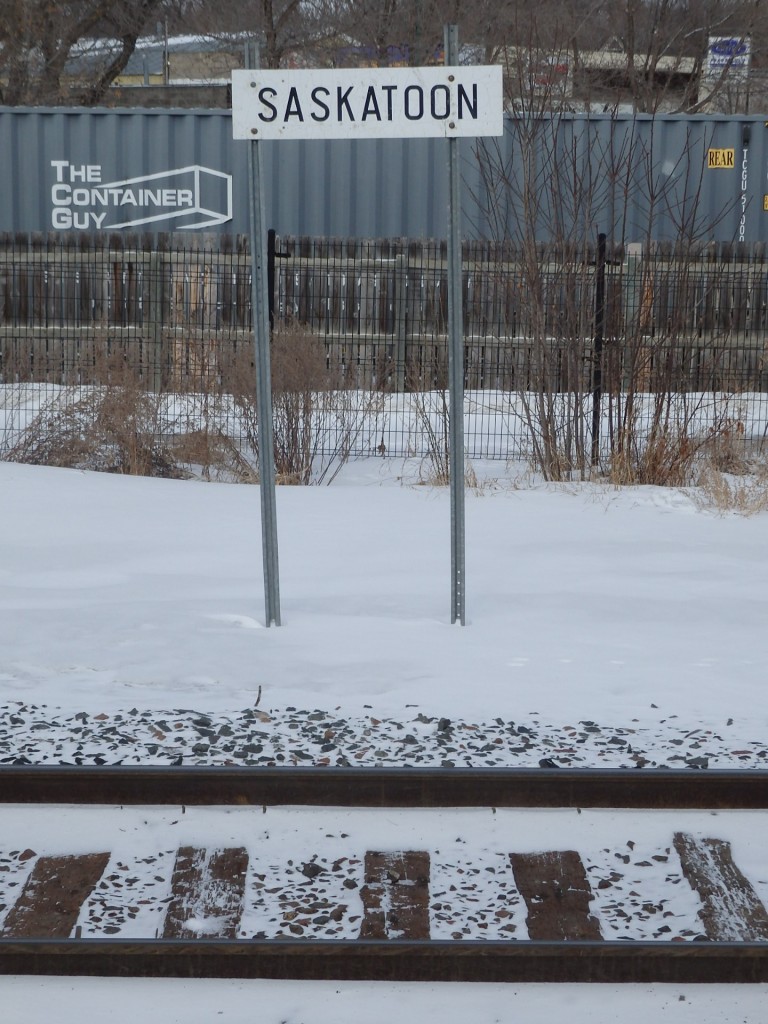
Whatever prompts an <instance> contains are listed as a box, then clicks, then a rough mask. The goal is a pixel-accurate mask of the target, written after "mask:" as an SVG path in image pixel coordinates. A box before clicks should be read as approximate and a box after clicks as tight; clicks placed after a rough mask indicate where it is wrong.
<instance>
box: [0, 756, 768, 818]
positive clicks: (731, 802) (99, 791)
mask: <svg viewBox="0 0 768 1024" xmlns="http://www.w3.org/2000/svg"><path fill="white" fill-rule="evenodd" d="M0 803H31V804H41V803H65V804H123V805H124V804H171V805H176V804H179V805H180V804H189V805H206V804H207V805H222V806H223V805H233V804H241V805H256V806H258V805H265V806H274V805H289V804H293V805H307V806H337V807H617V808H619V807H630V808H631V807H635V808H643V809H647V810H663V809H685V808H712V809H729V810H748V809H762V808H766V807H768V771H763V770H752V769H743V770H738V769H734V770H732V769H727V770H718V769H702V770H695V769H661V768H653V769H647V768H646V769H630V768H622V769H602V768H596V769H593V768H330V767H323V768H287V767H286V768H260V767H259V768H240V767H232V768H230V767H221V768H215V767H208V766H185V767H176V766H151V767H146V766H136V767H126V766H123V765H116V766H103V767H102V766H90V765H88V766H79V765H56V766H48V765H29V766H28V765H23V766H16V765H12V766H4V767H2V768H0Z"/></svg>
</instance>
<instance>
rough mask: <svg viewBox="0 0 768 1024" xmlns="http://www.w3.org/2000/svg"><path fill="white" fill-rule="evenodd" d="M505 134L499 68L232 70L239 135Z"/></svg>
mask: <svg viewBox="0 0 768 1024" xmlns="http://www.w3.org/2000/svg"><path fill="white" fill-rule="evenodd" d="M503 133H504V100H503V90H502V75H501V67H500V66H468V67H428V68H362V69H358V68H354V69H334V70H317V71H306V70H302V71H290V70H279V71H268V70H267V71H260V70H246V71H233V72H232V134H233V137H234V138H235V139H251V140H254V139H395V138H441V137H444V138H459V137H461V136H479V135H503Z"/></svg>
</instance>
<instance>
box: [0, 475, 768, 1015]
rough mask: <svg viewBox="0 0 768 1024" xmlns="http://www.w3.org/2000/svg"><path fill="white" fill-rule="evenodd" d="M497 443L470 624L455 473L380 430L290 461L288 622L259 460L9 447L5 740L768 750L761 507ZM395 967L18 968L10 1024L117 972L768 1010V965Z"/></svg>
mask: <svg viewBox="0 0 768 1024" xmlns="http://www.w3.org/2000/svg"><path fill="white" fill-rule="evenodd" d="M475 469H476V471H477V472H478V474H479V476H480V478H481V480H482V481H484V483H483V485H482V486H481V487H480V488H478V489H477V490H476V491H473V492H470V493H468V495H467V612H468V623H467V625H466V626H465V627H463V628H462V627H461V626H458V625H451V624H450V621H449V608H450V567H449V551H450V548H449V508H448V493H447V491H446V490H445V489H437V488H432V487H427V486H419V485H418V483H417V481H418V477H419V474H418V468H417V467H414V466H412V465H407V464H403V463H402V462H395V461H389V460H380V459H375V460H373V459H372V460H368V461H363V462H360V463H355V464H352V465H350V466H349V467H347V468H346V469H345V471H344V472H343V473H342V474H341V475H340V476H339V477H338V478H337V480H336V481H335V482H334V483H333V485H332V486H330V487H327V488H280V489H279V490H278V495H277V510H278V529H279V540H280V569H281V580H280V582H281V599H282V600H281V603H282V619H283V625H282V626H281V627H279V628H274V627H273V628H270V629H266V628H264V617H263V615H264V601H263V584H262V576H261V534H260V523H259V494H258V489H257V488H255V487H248V486H240V485H226V484H210V483H200V482H193V481H165V480H150V479H135V478H126V477H117V476H110V475H99V474H92V473H84V472H79V471H70V470H57V469H48V468H40V467H29V466H22V465H15V464H9V463H0V492H1V493H2V501H1V502H0V761H4V762H6V763H7V762H10V761H13V760H16V759H18V758H20V757H24V758H26V759H27V760H30V761H35V760H39V761H48V762H52V761H57V760H61V761H69V762H72V761H78V760H79V761H81V762H82V763H92V762H94V763H95V762H97V761H108V762H109V761H117V760H122V761H124V762H125V763H136V762H137V761H148V760H155V761H159V762H162V761H164V760H174V761H178V760H179V759H181V761H185V760H191V761H195V762H198V763H206V762H210V763H226V762H228V761H231V762H232V763H260V762H269V763H278V764H285V765H286V767H287V769H288V770H289V768H290V765H291V764H294V763H297V764H302V763H310V761H314V762H315V763H325V761H327V763H330V764H337V763H351V764H355V763H362V764H375V763H392V762H393V761H394V762H397V763H415V764H418V763H424V764H435V763H437V764H440V763H442V762H443V761H448V762H450V763H454V764H456V765H465V764H505V763H508V764H528V765H529V764H533V765H535V764H538V763H539V762H540V761H541V760H542V759H544V758H547V759H550V760H552V761H554V762H555V763H563V764H564V763H575V764H581V765H596V766H607V765H615V764H627V765H628V766H640V767H646V768H650V767H653V765H654V764H663V765H665V766H679V767H681V768H682V769H683V770H691V769H693V768H704V767H705V766H709V767H726V766H729V767H732V766H737V767H743V768H745V769H749V768H752V767H763V766H765V761H766V757H768V755H767V754H766V752H767V751H768V712H767V711H766V703H765V700H764V685H765V678H766V661H767V660H768V659H767V658H766V649H765V621H766V612H767V611H768V586H766V584H767V583H768V563H767V561H766V557H765V555H766V543H767V542H768V532H767V528H766V525H767V523H768V520H767V519H766V516H765V515H764V514H763V515H756V516H753V517H751V518H744V517H740V516H736V515H720V514H717V512H716V511H714V510H703V509H702V508H701V507H700V503H699V502H698V501H697V500H696V498H695V496H694V495H693V494H691V493H689V492H682V491H675V490H661V489H656V488H629V489H621V490H619V489H613V488H610V487H606V486H597V485H576V484H572V485H564V486H551V485H550V486H545V485H538V486H529V484H528V481H526V480H524V479H520V478H519V477H518V476H517V475H516V472H515V471H514V470H508V469H507V468H506V467H505V466H504V465H503V464H501V463H492V464H487V465H484V466H476V467H475ZM446 722H447V723H448V724H447V725H446ZM77 730H80V731H79V732H78V731H77ZM407 737H410V738H407ZM246 746H250V747H251V749H250V750H245V747H246ZM323 746H326V747H327V749H326V750H322V749H321V748H322V747H323ZM258 748H260V749H258ZM243 751H245V752H244V753H243ZM6 813H8V814H10V809H9V811H8V812H6ZM271 814H272V812H270V814H268V815H267V817H270V815H271ZM585 820H586V819H585ZM713 820H715V821H716V820H717V819H713ZM10 824H11V819H10V817H9V818H8V820H7V822H6V823H4V826H3V828H4V831H5V829H6V825H10ZM454 824H456V825H458V824H459V822H458V820H456V821H455V822H452V823H451V828H452V827H453V825H454ZM681 824H685V823H682V822H681ZM718 824H719V822H718ZM73 827H74V825H73ZM584 827H586V826H584ZM674 827H679V826H674ZM691 827H693V826H691ZM702 829H704V826H703V825H702V826H701V827H699V828H698V829H697V831H698V832H699V833H700V834H704V833H703V832H702ZM734 830H735V831H734V832H733V833H729V834H728V835H723V836H722V837H723V838H732V839H733V840H734V843H735V844H736V843H739V842H741V841H742V838H740V837H746V835H747V833H748V832H750V831H755V830H754V829H753V827H752V826H750V825H738V824H737V825H734ZM332 831H333V829H331V828H330V827H329V828H328V832H332ZM623 831H627V829H626V828H624V829H623ZM623 831H622V837H623ZM721 831H722V830H721ZM6 834H7V833H6ZM460 834H461V833H460V832H459V831H457V832H456V836H452V838H451V842H455V841H456V838H457V836H459V835H460ZM710 834H712V833H711V830H710ZM718 834H719V833H718ZM629 838H633V839H636V838H637V837H630V836H629V835H627V836H626V837H623V838H622V840H621V842H626V840H627V839H629ZM638 841H639V840H638ZM662 841H663V837H660V838H659V837H657V838H656V839H654V844H655V845H658V843H660V842H662ZM615 842H616V843H618V842H619V838H618V832H617V834H616V837H615ZM163 844H165V845H163ZM654 844H651V845H654ZM508 845H509V844H508V843H506V844H505V848H506V847H508ZM605 845H608V846H609V847H610V840H608V839H606V843H605ZM166 846H167V848H168V849H169V850H170V849H172V848H173V843H172V842H171V841H170V839H169V841H168V842H166V838H165V836H163V837H162V840H161V839H160V838H159V837H158V845H157V849H158V850H160V849H165V848H166ZM758 846H759V847H760V848H761V849H763V850H764V848H765V844H764V843H762V842H760V841H759V840H758ZM3 847H4V849H8V844H7V843H6V842H4V843H3ZM438 847H439V844H438ZM446 848H447V847H446ZM654 848H655V846H654ZM755 849H757V847H756V848H755ZM744 850H746V847H744ZM734 851H735V856H736V859H737V862H738V861H739V857H742V859H743V863H742V864H741V865H740V866H741V867H742V869H743V870H745V872H746V873H747V874H749V875H750V877H751V879H752V880H753V882H755V884H757V883H761V884H762V879H763V877H764V874H765V873H764V871H762V870H761V867H760V861H759V856H758V855H757V854H756V853H755V852H754V851H753V852H749V850H747V851H746V852H741V851H740V850H739V848H738V847H737V846H736V845H734ZM45 852H53V851H51V850H46V851H45ZM481 853H482V850H479V851H475V855H476V856H480V854H481ZM649 870H650V869H649ZM641 873H642V872H641ZM673 988H674V991H673V990H672V989H673ZM374 990H375V992H376V993H377V995H376V996H375V998H373V997H372V995H371V991H372V989H371V986H365V985H344V984H341V983H339V984H336V985H332V984H328V985H317V984H311V983H301V984H299V983H297V984H296V985H290V986H286V985H285V984H282V985H278V984H277V983H271V982H229V983H226V984H225V983H221V984H219V983H215V984H209V983H206V984H205V986H204V988H203V985H202V983H199V982H197V983H194V982H161V981H147V982H140V983H135V982H134V983H130V982H119V983H118V982H105V981H100V980H95V979H94V980H82V981H78V980H77V979H73V980H69V979H35V980H32V979H0V1001H1V1002H2V1005H3V1007H4V1009H3V1015H2V1016H3V1020H4V1021H6V1020H7V1021H8V1022H9V1024H17V1022H18V1024H21V1022H22V1021H23V1022H24V1024H38V1022H41V1024H42V1022H43V1021H45V1022H46V1024H47V1022H48V1021H52V1022H56V1024H74V1022H75V1021H80V1020H82V1016H83V1005H84V1002H83V1001H84V1000H87V1001H88V1004H89V1005H91V1004H93V1005H99V1004H100V1003H101V1001H102V1000H103V999H104V1000H106V999H108V1000H109V1002H110V1004H111V1005H112V1006H113V1008H114V1009H113V1010H112V1012H111V1014H110V1019H111V1020H113V1021H115V1022H116V1024H122V1022H123V1021H128V1020H129V1019H131V1020H132V1019H134V1018H135V1016H136V1015H137V1014H138V1013H141V1014H142V1016H143V1017H144V1018H145V1019H146V1020H147V1021H148V1024H155V1022H157V1024H159V1022H160V1021H163V1024H173V1022H175V1021H178V1022H179V1024H181V1022H182V1021H183V1022H184V1024H202V1022H203V1021H205V1022H209V1021H218V1020H222V1021H223V1022H226V1024H241V1022H244V1021H245V1020H251V1019H253V1012H254V1007H255V1006H258V1008H259V1014H258V1019H259V1020H260V1021H264V1022H265V1024H279V1022H281V1021H285V1022H290V1024H326V1022H330V1021H334V1022H339V1024H346V1022H347V1021H349V1022H351V1021H352V1020H355V1021H357V1020H360V1019H365V1020H367V1021H370V1022H372V1024H378V1022H380V1021H381V1022H383V1021H385V1020H387V1021H388V1020H391V1019H392V1015H393V1014H394V1013H397V1014H399V1015H400V1016H401V1017H402V1018H403V1019H404V1021H406V1022H407V1024H410V1022H411V1021H413V1022H416V1021H424V1020H435V1021H440V1022H444V1024H458V1022H459V1021H462V1022H463V1021H467V1020H471V1021H472V1022H473V1024H474V1022H477V1024H486V1022H487V1024H491V1022H494V1021H504V1022H507V1021H512V1020H514V1021H521V1022H522V1021H525V1022H526V1024H527V1022H538V1021H551V1020H557V1019H559V1018H560V1017H561V1016H563V1015H564V1014H566V1013H567V1014H568V1015H569V1018H570V1019H571V1020H572V1021H573V1022H574V1024H581V1022H582V1021H587V1020H589V1021H590V1022H592V1024H602V1021H605V1022H606V1024H607V1022H608V1021H611V1022H613V1021H615V1020H622V1021H626V1022H628V1024H640V1022H641V1021H643V1022H645V1021H647V1020H648V1019H649V1018H650V1017H652V1016H653V1015H656V1016H658V1017H660V1018H661V1019H662V1020H664V1021H665V1022H666V1021H670V1022H673V1024H684V1022H685V1024H687V1022H688V1021H691V1022H693V1021H696V1022H697V1024H704V1022H709V1021H712V1022H714V1021H715V1020H717V1021H719V1022H725V1024H742V1022H743V1024H758V1022H760V1021H763V1020H765V1019H766V1017H767V1016H768V1014H767V1013H766V1011H768V993H766V988H765V987H764V986H754V987H753V986H744V987H742V986H734V987H719V986H711V987H710V986H700V987H691V986H688V987H685V988H676V987H667V986H648V987H636V986H628V987H625V988H615V987H613V986H605V987H602V986H601V987H596V988H589V987H581V986H549V987H546V986H544V987H543V986H511V987H504V986H492V985H489V986H435V985H424V986H413V985H410V986H405V985H404V986H386V987H374ZM601 1015H602V1016H601Z"/></svg>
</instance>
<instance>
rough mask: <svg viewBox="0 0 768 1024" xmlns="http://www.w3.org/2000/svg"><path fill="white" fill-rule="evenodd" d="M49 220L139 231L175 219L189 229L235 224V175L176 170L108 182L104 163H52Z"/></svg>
mask: <svg viewBox="0 0 768 1024" xmlns="http://www.w3.org/2000/svg"><path fill="white" fill-rule="evenodd" d="M51 167H52V168H53V172H54V176H55V181H54V184H53V185H52V187H51V222H52V225H53V227H54V228H57V229H59V230H62V231H69V230H72V229H73V228H74V229H77V230H82V231H84V230H96V231H106V230H113V229H117V228H136V227H140V226H141V225H142V224H153V223H156V222H158V221H172V222H173V227H174V228H176V229H184V230H190V229H193V228H207V227H211V226H214V225H216V224H224V223H225V222H226V221H228V220H232V176H231V175H230V174H224V173H223V172H222V171H214V170H212V169H211V168H210V167H201V166H199V165H197V164H196V165H194V166H192V167H177V168H174V169H173V170H170V171H159V172H158V173H156V174H144V175H142V176H141V177H138V178H126V179H124V180H123V181H104V180H103V173H102V167H101V164H73V163H70V162H69V161H68V160H51Z"/></svg>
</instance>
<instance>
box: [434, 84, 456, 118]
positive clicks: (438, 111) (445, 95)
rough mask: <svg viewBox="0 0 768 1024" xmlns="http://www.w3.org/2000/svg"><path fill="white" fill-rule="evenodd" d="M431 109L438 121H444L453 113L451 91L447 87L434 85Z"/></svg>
mask: <svg viewBox="0 0 768 1024" xmlns="http://www.w3.org/2000/svg"><path fill="white" fill-rule="evenodd" d="M429 109H430V112H431V114H432V117H433V118H434V119H435V120H436V121H444V120H445V119H446V118H447V117H448V116H449V115H450V113H451V91H450V89H449V88H448V86H447V85H433V86H432V91H431V92H430V94H429Z"/></svg>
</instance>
